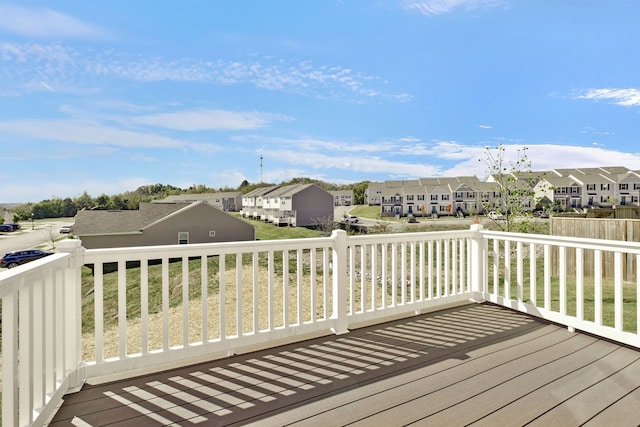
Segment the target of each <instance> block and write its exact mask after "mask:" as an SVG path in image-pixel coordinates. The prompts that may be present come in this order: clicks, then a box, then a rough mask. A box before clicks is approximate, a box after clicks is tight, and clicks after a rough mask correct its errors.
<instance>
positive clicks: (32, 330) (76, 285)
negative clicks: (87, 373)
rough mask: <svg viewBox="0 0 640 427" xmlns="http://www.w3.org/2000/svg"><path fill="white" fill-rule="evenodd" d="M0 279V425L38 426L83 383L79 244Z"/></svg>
mask: <svg viewBox="0 0 640 427" xmlns="http://www.w3.org/2000/svg"><path fill="white" fill-rule="evenodd" d="M58 249H59V251H60V252H67V253H58V254H54V255H50V256H48V257H47V258H44V259H40V260H37V261H33V262H31V263H29V264H28V265H23V266H19V267H16V268H14V269H11V270H9V271H5V272H3V273H2V274H0V298H1V299H2V425H6V426H14V425H15V426H25V425H30V424H36V425H41V424H42V423H44V421H45V420H46V419H47V417H48V416H49V415H50V414H51V413H52V411H53V410H54V409H55V408H56V405H57V403H58V402H59V401H60V399H61V398H62V396H63V395H64V394H65V393H67V392H69V391H73V390H75V389H78V388H79V387H81V386H82V384H83V383H84V375H83V372H82V368H81V358H80V357H81V342H80V338H81V329H80V328H81V326H80V322H79V319H81V312H80V310H81V306H80V266H81V264H78V261H80V260H81V256H80V255H79V253H80V251H81V248H80V242H79V241H68V242H61V243H60V244H59V247H58Z"/></svg>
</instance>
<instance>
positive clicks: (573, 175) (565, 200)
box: [364, 166, 640, 216]
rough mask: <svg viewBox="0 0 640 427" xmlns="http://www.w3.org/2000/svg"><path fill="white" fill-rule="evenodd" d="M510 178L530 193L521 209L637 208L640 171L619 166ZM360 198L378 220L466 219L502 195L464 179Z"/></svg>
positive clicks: (382, 187) (393, 184)
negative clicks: (375, 211) (375, 209)
mask: <svg viewBox="0 0 640 427" xmlns="http://www.w3.org/2000/svg"><path fill="white" fill-rule="evenodd" d="M513 178H514V179H515V183H514V184H513V185H519V186H525V187H529V188H530V189H531V194H532V196H531V197H530V198H526V199H525V200H523V205H524V206H523V207H524V208H525V209H526V210H534V209H536V208H541V207H548V206H554V207H555V208H556V209H559V210H571V209H576V210H581V209H586V208H597V207H611V206H616V205H623V206H624V205H636V206H639V205H640V204H639V198H640V171H639V170H635V171H634V170H631V169H628V168H626V167H623V166H613V167H598V168H568V169H554V170H549V171H535V172H531V173H527V174H526V176H515V175H514V176H513ZM364 197H365V200H364V203H365V204H367V205H370V206H373V205H379V206H380V207H381V214H382V215H383V216H397V215H399V216H405V215H409V214H413V215H433V214H436V215H454V214H456V213H460V212H462V213H464V214H465V215H468V214H472V213H479V214H482V213H483V206H488V205H498V204H499V202H500V199H501V193H500V191H499V188H498V186H497V183H496V180H495V179H494V177H489V178H488V179H487V180H486V181H481V180H479V179H478V178H477V177H476V176H464V177H442V178H420V179H415V180H405V181H384V182H372V183H370V184H369V187H368V188H367V190H366V191H365V196H364ZM536 204H537V205H538V206H536Z"/></svg>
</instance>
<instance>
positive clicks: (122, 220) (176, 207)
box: [74, 201, 217, 236]
mask: <svg viewBox="0 0 640 427" xmlns="http://www.w3.org/2000/svg"><path fill="white" fill-rule="evenodd" d="M201 204H206V205H207V206H210V207H211V208H212V209H217V208H216V207H215V206H212V205H210V204H209V203H207V202H206V201H199V202H194V203H191V204H188V205H185V204H184V203H140V209H138V210H130V211H121V210H117V211H100V210H81V211H79V212H78V213H77V214H76V218H75V224H74V234H76V235H77V236H97V235H104V234H111V235H113V234H139V233H142V230H144V229H145V228H148V227H149V226H151V225H153V224H156V223H158V222H160V221H163V220H164V219H166V218H168V217H171V216H173V215H177V213H178V212H179V211H183V210H187V209H191V208H192V207H193V206H197V205H201Z"/></svg>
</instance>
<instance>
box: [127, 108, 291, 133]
mask: <svg viewBox="0 0 640 427" xmlns="http://www.w3.org/2000/svg"><path fill="white" fill-rule="evenodd" d="M276 120H277V121H291V120H292V118H290V117H287V116H283V115H278V114H269V113H260V112H235V111H224V110H197V111H180V112H175V113H159V114H150V115H144V116H137V117H133V118H132V119H131V121H132V122H133V123H137V124H144V125H151V126H157V127H162V128H167V129H176V130H186V131H201V130H211V129H215V130H248V129H257V128H262V127H265V126H267V125H268V124H269V123H270V122H272V121H276Z"/></svg>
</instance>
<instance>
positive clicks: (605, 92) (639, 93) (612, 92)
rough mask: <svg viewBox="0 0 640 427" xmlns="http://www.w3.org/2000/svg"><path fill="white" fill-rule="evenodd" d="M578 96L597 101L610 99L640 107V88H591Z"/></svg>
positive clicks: (613, 101)
mask: <svg viewBox="0 0 640 427" xmlns="http://www.w3.org/2000/svg"><path fill="white" fill-rule="evenodd" d="M577 98H578V99H594V100H596V101H599V100H610V101H611V102H612V103H613V104H616V105H621V106H623V107H638V106H640V89H636V88H628V89H613V88H604V89H589V90H587V91H586V92H585V93H584V94H583V95H578V96H577Z"/></svg>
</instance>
